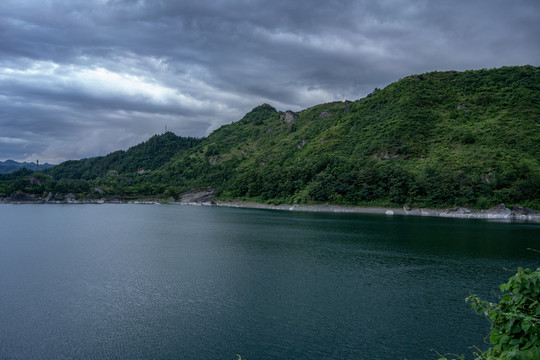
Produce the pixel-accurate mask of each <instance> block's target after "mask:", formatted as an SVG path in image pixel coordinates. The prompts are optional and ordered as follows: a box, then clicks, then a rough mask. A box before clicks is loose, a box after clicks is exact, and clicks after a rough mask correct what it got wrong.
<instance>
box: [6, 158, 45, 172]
mask: <svg viewBox="0 0 540 360" xmlns="http://www.w3.org/2000/svg"><path fill="white" fill-rule="evenodd" d="M53 166H54V165H51V164H47V163H45V164H39V167H38V166H37V165H36V163H29V162H22V163H21V162H17V161H14V160H6V161H0V174H11V173H12V172H15V171H17V170H19V169H22V168H26V169H28V170H44V169H48V168H51V167H53Z"/></svg>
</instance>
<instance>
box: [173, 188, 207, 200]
mask: <svg viewBox="0 0 540 360" xmlns="http://www.w3.org/2000/svg"><path fill="white" fill-rule="evenodd" d="M215 193H216V189H214V188H207V189H193V190H189V191H186V192H184V193H182V194H180V195H179V196H178V201H179V202H181V203H183V204H204V203H213V202H214V194H215Z"/></svg>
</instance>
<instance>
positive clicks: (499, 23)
mask: <svg viewBox="0 0 540 360" xmlns="http://www.w3.org/2000/svg"><path fill="white" fill-rule="evenodd" d="M538 18H540V4H539V3H538V2H537V1H535V0H531V1H519V0H518V1H513V2H509V1H499V0H493V1H487V0H486V1H470V0H468V1H451V2H448V1H446V2H443V1H420V0H418V1H399V0H392V1H391V0H386V1H352V0H341V1H332V2H327V1H311V0H310V1H307V0H298V1H262V0H254V1H246V0H234V1H196V2H194V1H159V0H156V1H144V0H134V1H130V0H111V1H105V0H94V1H89V0H81V1H67V0H65V1H62V0H53V1H48V2H43V1H37V0H34V1H24V0H4V1H2V3H1V4H0V44H1V46H0V160H5V159H7V158H15V159H16V160H33V161H35V158H40V159H42V160H41V161H45V160H46V161H56V162H58V161H61V160H64V159H67V158H80V157H86V156H94V155H98V154H105V153H107V152H109V151H112V150H115V149H118V148H127V147H129V146H131V145H134V144H136V143H137V142H139V141H143V140H145V139H147V138H148V137H149V136H151V135H152V134H154V133H159V132H162V131H163V130H164V128H165V126H167V127H168V129H170V130H172V131H175V132H176V133H178V134H181V135H185V136H188V135H190V136H204V135H206V134H208V132H209V131H211V130H213V129H215V128H217V127H218V126H220V125H222V124H225V123H229V122H231V121H234V120H238V119H240V118H241V117H242V116H243V114H245V113H246V112H247V111H249V110H250V109H251V108H253V107H254V106H256V105H258V104H260V103H263V102H268V103H270V104H272V105H274V106H275V107H277V108H278V109H280V110H286V109H293V110H300V109H302V108H305V107H309V106H311V105H315V104H317V103H320V102H326V101H333V100H343V99H357V98H360V97H363V96H365V95H366V94H367V93H369V92H371V91H372V90H373V88H375V87H383V86H385V85H387V84H388V83H390V82H392V81H395V80H397V79H399V78H401V77H404V76H407V75H409V74H412V73H422V72H427V71H433V70H465V69H478V68H491V67H499V66H503V65H523V64H532V65H539V63H538V62H539V59H540V49H539V46H538V45H537V42H538V41H537V39H538V36H539V35H540V25H539V22H538V20H537V19H538Z"/></svg>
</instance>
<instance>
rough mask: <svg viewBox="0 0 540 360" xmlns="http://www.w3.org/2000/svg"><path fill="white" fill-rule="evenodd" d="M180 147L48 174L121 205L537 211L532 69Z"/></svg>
mask: <svg viewBox="0 0 540 360" xmlns="http://www.w3.org/2000/svg"><path fill="white" fill-rule="evenodd" d="M168 136H174V134H171V135H168ZM158 138H159V137H158ZM152 139H154V141H156V139H157V138H156V139H155V138H152ZM152 139H150V140H149V141H148V142H150V141H152ZM182 139H183V138H182ZM185 141H186V142H187V143H186V146H184V147H183V148H182V149H180V148H177V149H176V148H175V149H172V150H171V151H170V152H169V153H167V156H164V157H161V154H162V153H161V150H160V149H156V151H150V152H147V150H143V149H142V148H141V153H139V155H138V156H137V157H133V158H129V157H128V156H127V154H128V153H129V150H128V151H127V152H125V154H124V153H122V152H117V153H112V154H109V155H108V156H106V157H103V158H95V159H87V160H81V161H79V162H67V163H63V164H61V165H59V166H57V167H55V168H53V169H51V170H50V171H49V172H48V174H49V176H51V179H50V180H51V182H54V181H60V179H65V178H69V179H73V180H77V181H84V182H88V183H89V184H90V185H91V186H100V187H101V188H103V189H104V190H105V191H106V192H108V193H109V194H119V195H129V196H138V195H157V194H166V195H167V196H171V195H172V196H175V195H177V194H179V193H180V192H182V191H185V190H188V189H192V188H201V187H213V188H215V189H216V194H217V196H219V197H221V198H229V199H230V198H236V199H251V200H258V201H272V202H288V203H297V202H301V203H305V202H330V203H339V204H361V205H402V204H403V203H408V204H410V205H413V206H428V207H446V206H456V205H459V206H463V205H468V206H472V207H479V208H487V207H491V206H493V205H495V204H498V203H501V202H504V203H506V204H508V205H514V204H520V205H525V206H530V207H534V208H536V209H540V68H538V67H532V66H521V67H504V68H500V69H491V70H477V71H465V72H455V71H448V72H432V73H427V74H421V75H412V76H408V77H406V78H404V79H401V80H399V81H397V82H395V83H393V84H390V85H388V86H387V87H386V88H384V89H382V90H381V89H375V91H373V93H371V94H370V95H368V96H367V97H366V98H363V99H360V100H356V101H345V102H332V103H328V104H321V105H317V106H314V107H311V108H309V109H306V110H303V111H300V112H298V113H293V112H291V111H286V112H280V111H277V110H276V109H274V108H273V107H272V106H270V105H267V104H264V105H261V106H258V107H256V108H254V109H253V110H252V111H251V112H249V113H248V114H246V115H245V116H244V118H242V119H241V120H240V121H237V122H234V123H232V124H229V125H225V126H222V127H221V128H219V129H217V130H216V131H214V132H213V133H212V134H210V135H209V136H208V137H206V138H204V139H202V140H196V139H190V140H187V139H185ZM188 143H189V145H187V144H188ZM145 144H146V143H145ZM142 145H144V144H141V145H139V146H142ZM130 150H131V149H130ZM148 153H151V154H152V155H151V156H150V157H147V158H145V155H143V154H148ZM173 155H174V156H173ZM142 158H145V159H146V160H145V161H146V162H140V159H142ZM152 159H161V160H159V161H156V162H155V163H153V162H152V161H153V160H152ZM150 164H152V165H150ZM138 169H144V170H150V171H146V172H142V171H139V173H137V170H138ZM110 170H114V171H113V172H111V171H110ZM4 184H7V183H6V182H4ZM0 186H1V184H0ZM5 187H6V186H4V188H5ZM43 189H45V187H44V188H43ZM9 190H16V189H15V188H14V187H12V188H11V189H9ZM9 190H8V191H6V190H4V194H6V193H7V192H9ZM18 190H22V191H27V190H28V189H18ZM0 196H1V188H0ZM4 196H6V195H4Z"/></svg>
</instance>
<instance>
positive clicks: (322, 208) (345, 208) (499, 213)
mask: <svg viewBox="0 0 540 360" xmlns="http://www.w3.org/2000/svg"><path fill="white" fill-rule="evenodd" d="M188 204H189V205H197V204H196V203H188ZM198 205H207V206H220V207H236V208H247V209H266V210H281V211H284V210H285V211H305V212H321V213H351V214H375V215H387V216H394V215H398V216H429V217H442V218H457V219H484V220H496V221H509V222H514V221H515V222H533V223H540V212H535V211H534V210H532V209H529V208H523V207H515V208H514V209H513V210H510V209H508V208H507V207H506V206H504V204H500V205H498V206H496V207H494V208H492V209H488V210H472V209H469V208H466V207H456V208H451V209H426V208H409V207H408V206H407V205H405V206H404V207H403V208H401V209H400V208H387V207H362V206H352V205H351V206H349V205H329V204H321V205H291V204H280V205H270V204H260V203H255V202H247V201H218V202H215V203H213V204H208V203H205V204H198Z"/></svg>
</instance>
